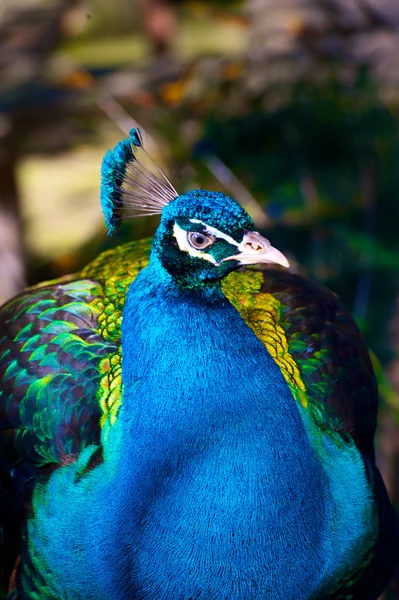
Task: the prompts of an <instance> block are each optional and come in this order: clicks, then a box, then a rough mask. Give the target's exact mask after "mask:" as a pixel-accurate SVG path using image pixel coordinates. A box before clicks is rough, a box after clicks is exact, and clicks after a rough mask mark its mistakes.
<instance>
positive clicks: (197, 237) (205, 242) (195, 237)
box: [187, 231, 215, 250]
mask: <svg viewBox="0 0 399 600" xmlns="http://www.w3.org/2000/svg"><path fill="white" fill-rule="evenodd" d="M187 241H188V243H189V244H190V246H192V247H193V248H195V249H196V250H204V248H207V247H208V246H210V245H211V244H213V242H214V241H215V238H214V237H213V235H209V234H206V233H198V232H197V231H189V232H188V234H187Z"/></svg>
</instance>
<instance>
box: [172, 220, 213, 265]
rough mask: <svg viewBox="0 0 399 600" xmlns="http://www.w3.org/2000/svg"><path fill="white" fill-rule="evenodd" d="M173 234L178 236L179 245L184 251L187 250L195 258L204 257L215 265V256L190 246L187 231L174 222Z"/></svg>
mask: <svg viewBox="0 0 399 600" xmlns="http://www.w3.org/2000/svg"><path fill="white" fill-rule="evenodd" d="M215 231H216V230H215ZM173 235H174V237H175V238H176V241H177V245H178V246H179V248H180V250H181V251H182V252H187V253H188V254H189V255H190V256H194V257H195V258H203V259H205V260H207V261H209V262H210V263H212V264H213V265H215V264H216V260H215V259H214V258H213V256H212V254H208V253H207V252H201V250H195V248H193V247H192V246H190V244H189V243H188V241H187V231H186V230H185V229H182V228H181V227H179V225H178V224H177V223H174V225H173Z"/></svg>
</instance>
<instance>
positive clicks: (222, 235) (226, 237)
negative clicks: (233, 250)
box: [190, 219, 240, 248]
mask: <svg viewBox="0 0 399 600" xmlns="http://www.w3.org/2000/svg"><path fill="white" fill-rule="evenodd" d="M190 223H200V224H201V225H203V227H204V228H205V232H206V233H209V234H210V235H213V236H214V237H216V238H220V239H222V240H225V241H226V242H228V243H229V244H231V245H232V246H236V247H237V248H238V246H239V245H240V244H239V242H236V241H235V240H233V238H232V237H230V236H229V235H227V233H223V231H219V229H216V227H212V226H211V225H207V224H206V223H204V222H203V221H199V220H198V219H190Z"/></svg>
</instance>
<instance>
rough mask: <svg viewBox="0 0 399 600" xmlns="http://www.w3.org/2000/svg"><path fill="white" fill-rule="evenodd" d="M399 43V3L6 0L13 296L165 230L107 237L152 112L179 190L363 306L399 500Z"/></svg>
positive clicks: (8, 292) (4, 120)
mask: <svg viewBox="0 0 399 600" xmlns="http://www.w3.org/2000/svg"><path fill="white" fill-rule="evenodd" d="M398 53H399V4H396V3H393V2H392V1H390V0H247V1H244V0H241V1H237V2H232V1H229V0H225V1H223V0H219V1H218V2H217V1H210V0H209V1H205V0H202V1H200V0H198V1H186V2H185V1H182V0H180V1H173V0H113V1H112V2H109V1H108V0H91V1H84V0H64V1H62V0H58V1H56V0H0V302H1V301H5V300H6V299H7V298H8V297H11V296H12V295H13V294H15V293H17V292H18V291H19V290H20V289H21V288H22V287H23V286H24V285H26V283H35V282H37V281H39V280H42V279H48V278H52V277H56V276H58V275H61V274H63V273H66V272H70V271H73V270H76V269H78V268H79V267H81V266H82V265H83V264H85V263H86V262H88V261H89V260H90V259H91V258H93V257H94V256H95V255H96V254H97V253H98V252H100V251H101V250H103V249H105V248H107V247H110V246H112V245H115V244H117V243H121V242H123V241H126V240H128V239H133V238H137V239H138V238H140V237H143V236H145V235H150V234H151V233H152V232H153V231H154V228H155V227H156V223H157V220H156V219H138V220H136V221H128V222H126V224H125V225H124V226H123V228H122V230H121V232H120V233H119V234H118V236H117V238H115V239H110V238H107V237H106V235H105V229H104V226H103V223H102V215H101V211H100V207H99V169H100V164H101V159H102V156H103V154H104V152H105V151H106V149H107V148H109V147H113V146H114V145H115V144H116V143H117V142H118V141H119V140H120V139H121V137H123V135H124V133H126V132H127V130H128V129H129V128H130V127H131V126H134V125H136V124H139V125H140V126H141V127H143V128H144V129H145V131H146V132H147V144H146V145H147V148H148V149H149V151H150V153H151V155H152V157H153V158H154V159H155V160H156V161H157V162H158V163H159V164H160V165H161V166H162V168H164V169H165V170H166V171H167V172H168V174H169V176H170V178H171V180H172V182H173V184H174V186H175V187H176V189H177V190H179V191H181V192H182V191H184V190H186V189H190V188H193V187H205V188H211V189H215V190H222V191H224V192H226V193H228V194H230V195H232V196H234V197H235V198H236V199H237V200H239V201H240V202H242V203H243V204H244V205H245V206H246V207H247V208H248V210H249V212H251V214H252V215H253V216H254V218H255V221H256V223H257V226H258V228H259V229H261V230H262V231H264V232H265V233H266V234H267V236H268V237H269V238H270V240H271V241H272V242H273V244H274V245H276V246H277V247H278V248H280V249H282V250H283V251H285V252H286V253H287V254H288V255H289V256H290V257H291V258H292V259H293V261H294V263H295V264H297V268H298V269H299V270H301V271H303V272H305V273H307V274H308V275H309V277H311V278H314V279H316V280H318V281H319V282H321V283H322V284H323V285H326V286H328V287H329V288H331V289H332V290H334V291H335V292H336V293H337V294H338V295H339V296H340V298H341V299H342V301H343V302H344V303H345V305H346V306H347V307H348V308H349V309H350V310H351V311H352V313H353V315H354V317H355V318H356V320H357V322H358V324H359V326H360V328H361V329H362V331H363V333H364V336H365V338H366V340H367V343H368V344H369V347H370V349H371V351H372V353H373V359H374V362H375V367H376V371H377V374H378V378H379V383H380V390H381V397H382V403H381V415H380V417H381V418H380V428H379V432H378V440H377V445H378V452H379V463H380V466H381V469H382V471H383V474H384V477H385V479H386V481H387V484H388V486H389V489H390V493H391V496H392V498H393V500H394V501H395V502H396V503H397V504H398V505H399V396H398V393H399V355H398V351H399V313H398V308H399V305H398V297H399V236H398V229H399V167H398V159H399V139H398V127H399V70H398V69H397V56H398ZM395 586H396V587H395ZM395 593H396V595H395ZM390 594H391V595H389V594H388V595H387V596H386V597H387V598H395V597H399V576H398V578H397V581H396V582H393V584H392V592H390Z"/></svg>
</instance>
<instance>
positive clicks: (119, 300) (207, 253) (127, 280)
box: [0, 129, 398, 600]
mask: <svg viewBox="0 0 399 600" xmlns="http://www.w3.org/2000/svg"><path fill="white" fill-rule="evenodd" d="M140 154H141V155H143V156H144V155H145V148H144V144H143V139H142V136H141V134H140V132H139V130H137V129H134V130H131V132H130V134H129V137H128V138H127V139H124V140H123V141H121V142H120V143H119V144H118V145H117V146H116V147H115V148H114V150H113V151H108V152H107V154H106V155H105V158H104V161H103V165H102V187H101V203H102V208H103V212H104V218H105V222H106V225H107V228H108V232H109V233H110V234H112V233H114V232H115V231H116V230H117V229H118V227H119V225H120V224H121V222H122V220H123V219H124V218H126V217H129V216H140V215H148V214H160V215H161V216H160V224H159V227H158V229H157V231H156V233H155V236H154V238H153V240H152V241H151V240H142V241H139V242H130V243H127V244H124V245H122V246H119V247H117V248H115V249H113V250H109V251H106V252H104V253H103V254H101V255H100V256H99V257H98V258H97V259H95V260H94V261H93V262H91V263H90V264H89V265H88V266H86V267H85V268H83V269H82V270H81V271H80V272H79V273H75V274H72V275H67V276H64V277H61V278H60V279H57V280H55V281H51V282H46V283H42V284H39V285H36V286H34V287H30V288H28V289H27V290H25V291H24V292H22V293H21V294H20V295H18V296H17V297H15V298H14V299H12V300H11V301H9V302H8V304H6V305H5V306H3V307H2V309H1V310H0V385H1V387H0V456H1V459H0V460H1V462H0V492H1V493H0V508H1V513H0V519H1V520H0V526H1V537H0V541H1V551H2V555H1V563H0V567H1V576H2V585H3V590H4V592H3V593H4V595H7V598H9V599H13V600H17V599H18V600H22V599H23V600H25V599H29V600H197V599H198V600H200V599H203V600H216V599H217V600H322V599H329V600H333V599H334V600H340V599H342V600H343V599H355V600H375V599H376V598H378V596H379V595H380V594H381V592H382V591H383V590H384V588H385V587H386V585H387V583H388V580H389V578H390V575H391V573H392V571H393V569H394V565H395V562H396V557H397V549H398V534H397V526H396V517H395V513H394V510H393V508H392V506H391V504H390V501H389V498H388V495H387V492H386V489H385V486H384V483H383V481H382V479H381V476H380V473H379V471H378V468H377V467H376V464H375V457H374V447H373V438H374V433H375V428H376V418H377V408H378V397H377V389H376V382H375V378H374V375H373V370H372V366H371V364H370V359H369V355H368V351H367V348H366V347H365V344H364V342H363V340H362V338H361V336H360V333H359V331H358V329H357V327H356V325H355V323H354V321H353V320H352V318H351V317H350V316H349V314H348V313H347V312H346V311H345V310H344V308H343V307H342V306H341V305H340V304H339V302H338V300H337V298H336V296H335V295H334V294H332V293H331V292H329V291H328V290H326V289H324V288H322V287H320V286H319V285H317V284H315V283H313V282H311V281H309V280H308V279H306V278H305V277H303V276H301V275H298V274H296V273H294V272H292V271H290V270H289V269H288V267H289V263H288V260H287V259H286V257H285V256H284V255H283V254H282V253H281V252H280V251H279V250H277V249H276V248H274V247H273V246H272V245H271V244H270V242H269V241H268V240H267V239H266V238H264V237H263V236H262V235H260V234H259V233H258V232H257V231H256V230H255V226H254V223H253V221H252V219H251V218H250V216H249V215H248V214H247V212H246V211H245V210H244V209H243V208H242V207H241V206H240V205H239V204H238V203H236V202H235V201H234V200H233V199H232V198H230V197H228V196H226V195H224V194H222V193H220V192H211V191H206V190H203V189H199V190H193V191H190V192H188V193H184V194H181V195H179V194H178V193H177V192H176V190H175V189H174V187H173V186H172V184H171V183H170V182H169V180H168V179H167V178H166V176H165V175H164V173H163V172H162V171H161V170H160V169H158V170H157V169H156V168H153V167H151V168H149V167H148V166H146V163H145V162H142V161H141V159H140V160H139V158H140ZM146 160H147V159H146ZM147 162H148V161H147ZM155 167H156V165H155Z"/></svg>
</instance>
